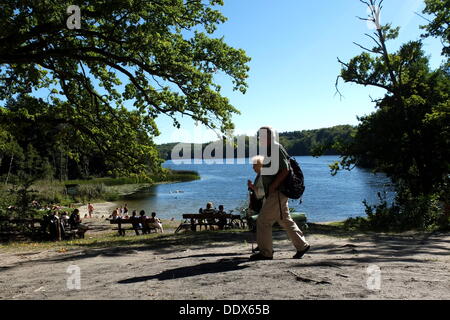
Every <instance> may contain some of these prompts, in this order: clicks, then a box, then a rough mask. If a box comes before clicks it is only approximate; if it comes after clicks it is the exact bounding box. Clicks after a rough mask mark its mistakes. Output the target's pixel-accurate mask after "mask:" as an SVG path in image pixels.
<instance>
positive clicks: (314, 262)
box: [0, 228, 450, 299]
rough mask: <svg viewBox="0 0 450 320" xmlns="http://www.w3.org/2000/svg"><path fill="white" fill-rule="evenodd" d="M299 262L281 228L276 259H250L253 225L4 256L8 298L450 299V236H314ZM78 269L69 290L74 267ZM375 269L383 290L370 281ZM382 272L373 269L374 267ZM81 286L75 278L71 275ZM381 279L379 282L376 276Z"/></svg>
mask: <svg viewBox="0 0 450 320" xmlns="http://www.w3.org/2000/svg"><path fill="white" fill-rule="evenodd" d="M307 237H308V239H309V241H310V242H311V245H312V247H311V250H310V251H309V252H308V253H307V254H306V255H305V256H304V258H303V259H301V260H293V259H291V256H292V255H293V254H294V251H293V249H292V246H291V244H290V242H289V241H288V240H287V237H286V234H285V233H284V232H282V231H276V232H274V239H275V242H274V249H275V259H274V260H272V261H259V262H250V261H248V256H249V254H250V247H251V246H250V244H249V242H250V240H251V238H252V235H251V234H250V233H247V232H237V233H232V232H225V233H219V232H216V233H205V232H200V233H196V234H188V235H186V236H185V237H175V236H169V237H167V236H166V237H163V238H157V239H145V240H142V242H138V243H137V244H136V243H134V244H133V246H123V247H116V248H95V247H86V248H82V249H79V250H78V249H77V250H72V251H69V252H62V253H60V252H57V251H56V250H55V249H52V250H46V251H40V252H36V251H33V252H24V253H17V252H16V253H15V252H3V253H0V261H1V263H0V298H1V299H450V254H449V253H450V235H449V234H448V233H447V234H433V235H430V234H428V235H427V234H415V233H410V234H401V235H383V234H373V235H329V232H328V231H327V230H321V229H320V228H319V229H318V230H316V231H314V230H313V231H311V232H309V233H308V235H307ZM71 265H76V266H77V267H79V268H80V269H79V270H80V279H81V289H80V290H76V289H75V290H70V289H68V287H67V280H68V278H69V276H70V274H69V273H67V269H68V267H69V266H71ZM370 266H372V267H371V268H374V269H373V270H375V274H376V270H377V269H376V268H379V270H380V272H381V283H380V290H370V289H368V287H367V281H368V279H369V274H367V268H368V267H370ZM372 275H374V274H372ZM71 283H75V282H71ZM371 283H372V284H375V285H376V281H375V282H371Z"/></svg>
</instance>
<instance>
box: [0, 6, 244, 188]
mask: <svg viewBox="0 0 450 320" xmlns="http://www.w3.org/2000/svg"><path fill="white" fill-rule="evenodd" d="M69 5H78V6H79V7H80V8H81V29H72V30H71V29H68V28H67V26H66V20H67V18H68V15H67V13H66V11H67V8H68V6H69ZM220 5H222V1H217V0H211V1H207V2H205V1H200V0H194V1H187V2H186V1H183V0H161V1H157V2H155V1H132V0H117V1H113V2H111V1H104V0H102V1H84V0H83V1H81V0H75V1H64V0H63V1H56V2H55V1H49V0H44V1H33V0H26V1H9V2H7V3H5V4H2V5H1V10H0V24H1V25H2V26H3V27H2V29H1V30H0V101H5V103H4V105H2V106H0V116H1V117H0V175H3V174H6V173H7V172H9V171H10V170H11V171H12V173H13V174H15V175H17V174H18V171H20V170H21V166H20V165H19V163H18V162H17V163H16V161H15V159H14V158H15V157H16V156H19V155H20V154H22V153H25V151H23V150H27V148H28V146H29V145H31V146H32V147H33V148H34V149H35V150H36V153H37V155H38V157H39V158H40V159H41V161H42V162H45V161H47V164H50V166H48V165H47V167H51V168H52V170H53V178H56V179H59V180H60V181H63V180H67V179H79V178H81V179H84V178H87V177H90V176H101V177H103V176H112V177H139V178H146V177H147V178H148V177H149V176H151V175H158V174H160V171H161V159H160V158H159V156H158V152H157V150H156V148H155V145H154V143H153V137H154V136H156V135H158V134H159V131H158V128H157V126H156V122H155V119H156V118H157V117H158V116H161V115H165V116H169V117H171V118H172V119H173V123H174V126H177V127H179V122H178V121H177V116H179V115H182V116H188V117H191V118H193V119H194V120H196V121H198V122H200V123H202V124H204V125H205V126H208V127H211V128H219V129H220V130H222V131H224V130H226V129H230V128H232V127H233V124H232V122H231V116H232V114H234V113H238V110H237V109H235V108H234V107H233V106H232V105H231V104H230V103H229V101H228V99H227V98H225V97H223V96H222V95H221V93H220V86H219V85H218V84H217V83H215V79H214V76H215V74H216V73H217V72H221V73H223V74H225V75H227V76H228V78H229V79H230V80H231V81H232V83H233V85H234V89H235V90H238V91H240V92H243V93H244V92H245V90H246V87H247V84H246V78H247V76H248V70H249V68H248V66H247V63H248V62H249V60H250V59H249V58H248V57H247V56H246V55H245V52H244V51H243V50H241V49H235V48H232V47H230V46H228V45H227V44H226V43H225V42H224V40H223V38H214V37H213V36H212V33H213V32H214V31H215V30H216V28H217V26H218V25H219V24H220V23H222V22H224V21H225V20H226V18H225V17H224V16H223V15H222V14H221V13H220V11H219V10H217V6H220ZM38 90H39V94H40V96H46V97H47V98H46V99H37V98H35V97H33V95H34V92H36V91H38ZM130 107H131V108H130ZM10 159H12V161H10ZM10 162H12V164H13V165H10V164H9V163H10Z"/></svg>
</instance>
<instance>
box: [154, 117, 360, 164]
mask: <svg viewBox="0 0 450 320" xmlns="http://www.w3.org/2000/svg"><path fill="white" fill-rule="evenodd" d="M354 130H355V128H354V127H352V126H350V125H339V126H335V127H331V128H322V129H316V130H303V131H293V132H281V133H280V134H279V135H280V142H281V144H283V146H284V147H285V148H286V150H287V152H288V153H289V154H290V155H293V156H306V155H315V154H318V153H320V154H326V155H336V154H339V153H338V152H339V150H340V147H339V146H340V145H341V144H342V143H347V142H350V141H351V140H352V136H353V134H354ZM251 138H252V137H245V156H246V157H248V155H249V139H251ZM208 144H209V143H204V144H201V145H200V144H190V148H191V158H194V148H196V147H199V148H201V149H202V151H203V150H205V148H206V146H207V145H208ZM176 145H177V143H166V144H162V145H158V146H157V147H158V150H159V156H160V157H161V158H163V159H166V160H170V159H171V153H172V149H173V148H174V147H175V146H176ZM238 147H240V146H238V145H237V144H235V145H234V156H237V148H238ZM223 155H224V157H226V149H225V145H224V150H223Z"/></svg>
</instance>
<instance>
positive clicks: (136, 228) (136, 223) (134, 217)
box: [130, 210, 142, 236]
mask: <svg viewBox="0 0 450 320" xmlns="http://www.w3.org/2000/svg"><path fill="white" fill-rule="evenodd" d="M130 220H131V225H132V226H133V229H134V232H136V235H137V236H138V235H139V229H142V224H141V219H140V218H139V217H138V216H137V211H136V210H133V212H132V213H131V217H130Z"/></svg>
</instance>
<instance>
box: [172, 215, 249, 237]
mask: <svg viewBox="0 0 450 320" xmlns="http://www.w3.org/2000/svg"><path fill="white" fill-rule="evenodd" d="M183 219H184V222H182V223H181V224H180V225H179V226H178V228H177V229H176V230H175V233H178V232H179V231H181V230H182V229H190V230H191V231H197V227H199V229H200V230H201V228H202V227H205V229H207V227H208V226H210V227H212V226H218V227H219V228H220V227H224V228H226V227H228V228H233V227H239V228H245V226H246V223H245V221H244V220H243V219H242V217H241V216H240V215H238V214H206V213H200V214H199V213H196V214H195V213H192V214H190V213H187V214H183ZM221 220H222V221H223V220H225V223H223V222H221Z"/></svg>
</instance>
